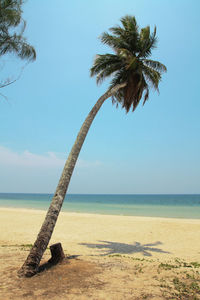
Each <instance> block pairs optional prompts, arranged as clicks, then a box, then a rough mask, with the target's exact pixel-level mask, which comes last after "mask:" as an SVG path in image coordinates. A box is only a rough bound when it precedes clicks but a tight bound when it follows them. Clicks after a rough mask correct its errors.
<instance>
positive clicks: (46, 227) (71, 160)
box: [18, 83, 126, 277]
mask: <svg viewBox="0 0 200 300" xmlns="http://www.w3.org/2000/svg"><path fill="white" fill-rule="evenodd" d="M125 85H126V84H125V83H123V84H119V85H116V86H115V87H114V88H112V89H111V90H108V91H107V92H106V93H105V94H104V95H102V96H101V97H100V98H99V99H98V101H97V102H96V104H95V105H94V107H93V108H92V110H91V111H90V113H89V114H88V116H87V118H86V119H85V121H84V123H83V125H82V127H81V129H80V131H79V133H78V136H77V138H76V141H75V143H74V145H73V147H72V150H71V152H70V154H69V156H68V159H67V161H66V163H65V166H64V169H63V172H62V175H61V177H60V180H59V183H58V186H57V189H56V192H55V194H54V196H53V198H52V202H51V204H50V207H49V209H48V212H47V214H46V217H45V220H44V223H43V225H42V227H41V229H40V232H39V234H38V236H37V239H36V241H35V243H34V245H33V247H32V249H31V251H30V253H29V255H28V257H27V259H26V261H25V262H24V264H23V266H22V267H21V269H20V270H19V271H18V275H19V276H26V277H31V276H33V275H34V274H36V273H37V271H38V267H39V263H40V260H41V258H42V256H43V253H44V251H45V250H46V248H47V246H48V243H49V241H50V238H51V235H52V233H53V230H54V227H55V224H56V221H57V218H58V215H59V212H60V210H61V207H62V204H63V201H64V198H65V195H66V192H67V188H68V185H69V182H70V179H71V176H72V173H73V170H74V167H75V164H76V161H77V159H78V155H79V153H80V150H81V147H82V145H83V142H84V140H85V138H86V135H87V133H88V130H89V128H90V126H91V124H92V121H93V120H94V117H95V116H96V114H97V112H98V111H99V109H100V107H101V105H102V104H103V103H104V101H105V100H106V99H107V98H109V97H110V96H112V94H115V93H116V92H117V91H118V90H119V89H120V88H122V87H124V86H125Z"/></svg>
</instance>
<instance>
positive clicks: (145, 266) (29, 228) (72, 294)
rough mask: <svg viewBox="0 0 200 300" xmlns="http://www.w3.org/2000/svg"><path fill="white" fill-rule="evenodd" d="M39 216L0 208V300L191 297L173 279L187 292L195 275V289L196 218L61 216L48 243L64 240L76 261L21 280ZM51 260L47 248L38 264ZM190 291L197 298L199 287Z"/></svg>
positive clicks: (199, 251)
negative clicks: (184, 286) (24, 261)
mask: <svg viewBox="0 0 200 300" xmlns="http://www.w3.org/2000/svg"><path fill="white" fill-rule="evenodd" d="M44 216H45V211H39V210H28V209H14V208H0V228H1V231H0V259H1V270H3V273H2V274H3V275H2V276H1V279H0V283H1V287H2V288H1V292H0V299H18V298H19V299H20V298H23V297H25V298H26V299H47V298H48V297H50V296H51V298H52V299H88V298H90V299H170V298H167V297H169V296H171V294H170V293H172V291H173V293H174V294H173V297H174V299H188V298H184V291H182V290H180V288H179V289H178V287H177V285H176V284H175V283H174V282H175V281H174V279H173V278H178V280H179V282H182V281H184V284H186V286H187V284H188V286H190V285H191V282H190V277H191V278H192V276H193V279H194V278H195V283H196V282H197V283H198V284H199V280H200V275H199V274H200V272H199V271H200V268H199V267H200V265H199V263H200V239H199V228H200V220H195V219H167V218H166V219H164V218H150V217H132V216H128V217H127V216H114V215H112V216H110V215H98V214H81V213H66V212H61V214H60V216H59V219H58V222H57V225H56V228H55V231H54V233H53V236H52V239H51V243H50V244H53V243H56V242H61V243H62V246H63V249H64V251H65V254H66V255H68V256H75V258H73V259H68V260H67V259H66V260H65V261H64V262H63V263H61V264H59V265H57V266H55V267H53V268H52V269H49V270H46V271H45V272H42V273H40V274H38V275H36V276H35V277H33V278H31V279H23V280H22V279H19V278H18V277H17V270H18V269H19V267H20V266H21V264H22V263H23V260H24V259H25V257H26V255H27V253H28V252H27V251H29V249H30V244H33V242H34V241H35V238H36V236H37V233H38V231H39V229H40V226H41V224H42V222H43V220H44ZM49 258H50V253H49V250H47V251H46V253H45V255H44V258H43V261H42V263H43V262H45V261H47V260H48V259H49ZM191 263H192V264H191ZM59 272H60V273H59ZM58 274H60V275H58ZM184 274H185V275H184ZM186 274H188V275H186ZM194 275H195V276H196V277H194ZM50 278H51V280H52V282H51V284H50V283H49V280H50ZM59 278H60V279H59ZM163 278H164V279H163ZM162 280H164V282H165V284H162V283H161V281H162ZM181 280H182V281H181ZM188 280H189V281H188ZM57 281H59V287H60V289H59V290H58V287H57ZM47 282H48V283H47ZM180 293H182V294H180ZM185 293H186V292H185ZM188 293H194V294H191V295H192V297H194V295H195V297H197V298H196V299H199V298H198V297H199V296H200V288H199V292H198V288H196V289H194V290H193V291H190V290H189V292H188ZM176 297H182V298H176ZM190 299H195V298H190Z"/></svg>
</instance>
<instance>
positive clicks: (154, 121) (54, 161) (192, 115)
mask: <svg viewBox="0 0 200 300" xmlns="http://www.w3.org/2000/svg"><path fill="white" fill-rule="evenodd" d="M23 10H24V14H23V17H24V19H25V20H26V21H27V28H26V31H25V36H26V37H27V40H28V41H29V42H30V43H31V44H32V45H34V46H35V49H36V51H37V60H36V62H34V63H30V64H29V65H28V66H27V67H26V68H25V69H24V72H23V74H22V76H21V78H20V79H19V80H18V81H17V82H15V83H14V84H12V85H10V86H9V87H7V88H4V89H2V90H1V91H0V92H1V93H3V94H4V95H6V96H7V98H8V100H7V101H6V100H5V99H4V98H3V97H1V98H0V120H1V121H0V122H1V126H0V192H38V193H40V192H43V193H45V192H46V193H51V192H52V193H53V192H54V190H55V188H56V185H57V182H58V179H59V176H60V174H61V171H62V167H63V166H64V162H65V159H66V158H67V154H68V153H69V151H70V149H71V147H72V145H73V142H74V140H75V138H76V135H77V133H78V130H79V128H80V127H81V124H82V122H83V121H84V119H85V117H86V116H87V114H88V112H89V110H90V109H91V108H92V106H93V104H94V103H95V102H96V100H97V99H98V97H99V96H100V95H101V94H103V93H104V92H105V91H106V88H107V86H108V82H105V83H104V84H103V85H102V86H96V83H95V79H93V78H92V79H91V78H90V77H89V68H90V67H91V65H92V62H93V60H94V57H95V55H96V54H97V53H106V52H108V51H110V49H108V48H107V47H105V46H104V45H101V43H100V40H99V39H98V37H99V36H100V34H101V33H102V32H103V31H107V30H108V29H109V28H110V27H112V26H113V25H116V24H119V23H120V18H121V17H123V16H124V15H126V14H131V15H135V17H136V19H137V22H138V24H139V26H140V27H144V26H147V25H150V26H151V29H152V30H153V28H154V26H155V25H156V26H157V36H158V40H159V41H158V48H157V49H156V50H155V51H154V52H153V56H152V58H153V59H156V60H159V61H161V62H162V63H164V64H165V65H166V66H167V68H168V72H167V74H164V75H163V80H162V82H161V84H160V94H159V95H158V94H157V93H156V92H154V91H152V92H151V94H150V99H149V101H148V102H147V103H146V104H145V106H142V105H140V106H139V107H138V108H137V110H136V111H135V112H134V113H129V114H126V113H125V111H123V110H121V108H118V109H116V108H115V107H114V106H112V104H111V101H110V100H107V102H106V103H105V104H104V105H103V107H102V108H101V110H100V112H99V113H98V115H97V117H96V119H95V120H94V122H93V124H92V127H91V129H90V132H89V134H88V136H87V138H86V141H85V143H84V145H83V148H82V151H81V153H80V158H79V161H78V164H77V167H76V169H75V171H74V174H73V177H72V180H71V183H70V187H69V192H70V193H133V194H135V193H200V155H199V153H200V118H199V116H200V101H199V67H200V66H199V65H200V63H199V48H200V39H199V28H200V19H199V11H200V1H198V0H191V1H188V0H187V1H186V0H173V1H172V0H151V1H149V0H134V1H132V0H130V1H129V0H124V1H120V0H109V1H108V0H106V1H105V0H102V1H92V0H85V1H81V0H76V1H65V0H59V1H53V0H34V1H33V0H28V1H27V2H26V3H25V5H24V6H23ZM24 64H25V62H21V61H19V60H18V59H17V58H15V57H13V56H12V57H2V58H1V64H0V67H1V76H2V77H1V79H3V78H5V77H6V76H9V77H10V78H13V79H14V78H15V77H17V75H18V74H19V72H20V68H21V67H22V66H23V65H24Z"/></svg>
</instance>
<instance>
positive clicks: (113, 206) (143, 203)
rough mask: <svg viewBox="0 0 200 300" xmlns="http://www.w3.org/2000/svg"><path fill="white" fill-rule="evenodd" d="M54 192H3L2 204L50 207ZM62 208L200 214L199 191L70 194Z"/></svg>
mask: <svg viewBox="0 0 200 300" xmlns="http://www.w3.org/2000/svg"><path fill="white" fill-rule="evenodd" d="M52 197H53V194H22V193H0V207H13V208H28V209H39V210H47V209H48V207H49V205H50V203H51V199H52ZM62 211H68V212H77V213H92V214H104V215H123V216H145V217H164V218H186V219H199V218H200V194H198V195H197V194H195V195H177V194H176V195H158V194H156V195H152V194H151V195H147V194H145V195H141V194H139V195H127V194H126V195H121V194H116V195H111V194H105V195H104V194H97V195H95V194H67V195H66V197H65V201H64V203H63V207H62Z"/></svg>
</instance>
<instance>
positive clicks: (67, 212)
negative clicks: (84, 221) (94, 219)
mask: <svg viewBox="0 0 200 300" xmlns="http://www.w3.org/2000/svg"><path fill="white" fill-rule="evenodd" d="M1 210H5V211H12V210H13V211H15V210H16V211H23V212H26V211H31V212H35V213H36V212H40V213H45V214H46V213H47V210H48V208H47V209H41V208H32V207H29V208H27V207H11V206H9V207H6V206H0V211H1ZM60 214H66V215H85V216H94V215H95V216H103V217H124V218H135V219H152V220H171V221H179V220H180V221H194V222H195V221H196V222H197V223H200V219H197V218H177V217H155V216H134V215H123V214H121V215H117V214H109V213H108V214H106V213H105V214H101V213H95V212H76V211H65V210H62V209H61V211H60Z"/></svg>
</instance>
